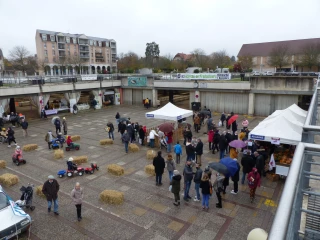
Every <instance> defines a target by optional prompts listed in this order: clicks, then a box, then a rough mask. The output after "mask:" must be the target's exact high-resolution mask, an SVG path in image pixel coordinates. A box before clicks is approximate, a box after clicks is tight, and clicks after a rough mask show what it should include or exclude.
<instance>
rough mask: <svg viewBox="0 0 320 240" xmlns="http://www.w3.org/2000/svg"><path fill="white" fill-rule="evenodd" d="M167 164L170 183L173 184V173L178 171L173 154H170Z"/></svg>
mask: <svg viewBox="0 0 320 240" xmlns="http://www.w3.org/2000/svg"><path fill="white" fill-rule="evenodd" d="M166 164H167V170H168V173H169V179H170V182H171V181H172V177H173V171H174V170H175V169H176V165H175V163H174V160H173V158H172V155H171V154H168V157H167V161H166Z"/></svg>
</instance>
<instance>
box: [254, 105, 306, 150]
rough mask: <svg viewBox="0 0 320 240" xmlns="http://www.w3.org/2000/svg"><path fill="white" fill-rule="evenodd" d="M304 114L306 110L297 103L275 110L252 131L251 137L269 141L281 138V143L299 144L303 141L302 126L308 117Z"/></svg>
mask: <svg viewBox="0 0 320 240" xmlns="http://www.w3.org/2000/svg"><path fill="white" fill-rule="evenodd" d="M304 114H305V111H303V110H302V109H300V108H299V107H298V106H297V105H295V104H294V105H292V106H290V107H288V108H286V109H284V110H278V111H275V112H274V113H273V114H272V115H270V116H269V117H268V118H266V119H265V120H263V121H262V122H261V123H260V124H259V125H258V126H256V127H255V128H254V129H253V130H252V131H251V132H250V134H249V138H250V139H253V140H260V141H267V142H271V141H272V139H273V138H279V139H280V143H284V144H290V145H298V143H299V142H301V137H302V127H303V124H304V121H305V118H306V115H305V116H303V115H304Z"/></svg>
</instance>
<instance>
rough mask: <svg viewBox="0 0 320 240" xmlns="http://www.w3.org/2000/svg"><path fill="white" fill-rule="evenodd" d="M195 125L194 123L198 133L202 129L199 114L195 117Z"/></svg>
mask: <svg viewBox="0 0 320 240" xmlns="http://www.w3.org/2000/svg"><path fill="white" fill-rule="evenodd" d="M193 123H194V131H195V132H197V133H198V132H199V128H200V118H199V116H198V114H196V116H195V117H194V119H193Z"/></svg>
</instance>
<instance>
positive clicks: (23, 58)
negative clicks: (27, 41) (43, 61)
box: [9, 46, 30, 73]
mask: <svg viewBox="0 0 320 240" xmlns="http://www.w3.org/2000/svg"><path fill="white" fill-rule="evenodd" d="M28 57H30V52H29V51H28V49H27V48H26V47H24V46H16V47H14V48H13V49H12V50H11V51H10V52H9V58H10V62H11V63H12V65H13V67H14V69H16V70H19V71H22V72H23V73H26V71H27V69H28V64H29V61H28Z"/></svg>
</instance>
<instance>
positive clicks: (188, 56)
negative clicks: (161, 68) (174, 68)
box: [173, 53, 192, 61]
mask: <svg viewBox="0 0 320 240" xmlns="http://www.w3.org/2000/svg"><path fill="white" fill-rule="evenodd" d="M178 57H179V58H181V59H182V60H184V61H186V60H190V59H191V58H192V54H185V53H177V54H176V55H175V56H174V58H173V59H175V58H178Z"/></svg>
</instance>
